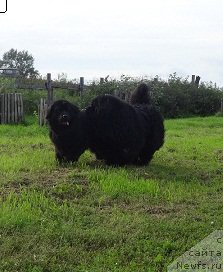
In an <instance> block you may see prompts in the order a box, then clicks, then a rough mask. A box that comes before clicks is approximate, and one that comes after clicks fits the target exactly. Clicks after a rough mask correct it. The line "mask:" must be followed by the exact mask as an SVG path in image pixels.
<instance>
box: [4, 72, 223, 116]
mask: <svg viewBox="0 0 223 272" xmlns="http://www.w3.org/2000/svg"><path fill="white" fill-rule="evenodd" d="M141 81H142V79H141V78H133V77H128V76H125V75H122V76H121V78H120V79H110V80H108V81H105V82H104V83H99V82H96V81H94V82H92V83H91V84H89V85H87V86H85V87H84V90H83V92H82V93H81V94H80V93H79V91H78V84H77V83H76V82H75V84H76V85H73V86H76V87H75V88H76V90H75V89H70V88H69V87H70V86H71V85H70V84H71V83H72V82H71V81H67V82H62V83H63V88H65V87H66V84H67V89H57V88H55V89H54V99H55V100H58V99H66V100H68V101H70V102H72V103H75V104H76V105H77V106H79V107H81V108H85V107H86V106H88V105H89V104H90V102H91V100H92V99H93V98H94V97H96V96H97V95H102V94H113V95H118V96H119V97H120V98H122V99H126V100H128V98H129V96H130V94H131V92H132V91H133V90H134V89H135V88H136V86H137V85H138V84H139V83H140V82H141ZM143 81H144V82H145V83H147V84H148V85H150V86H151V87H152V93H151V96H152V100H153V102H154V104H155V105H156V106H157V107H158V108H159V109H160V110H161V112H162V114H163V115H164V117H165V118H177V117H189V116H208V115H214V114H215V113H216V112H218V111H219V110H220V103H221V102H220V101H221V98H222V97H223V89H221V88H218V87H216V86H214V85H213V84H212V83H202V84H200V86H199V87H197V86H196V85H194V84H192V83H191V82H190V81H189V79H188V77H187V78H181V77H179V76H177V75H176V73H174V74H171V75H170V76H169V78H168V80H167V81H165V80H163V79H161V78H160V77H158V76H157V77H156V78H155V79H150V78H144V79H143ZM59 83H60V82H59ZM54 84H56V85H57V84H58V82H57V81H55V82H54ZM0 88H1V89H0V91H1V92H13V91H16V92H21V93H22V94H23V100H24V110H25V113H26V114H33V112H34V111H37V109H38V105H39V102H40V98H46V97H47V92H46V90H20V89H17V88H16V84H15V80H13V79H3V78H0Z"/></svg>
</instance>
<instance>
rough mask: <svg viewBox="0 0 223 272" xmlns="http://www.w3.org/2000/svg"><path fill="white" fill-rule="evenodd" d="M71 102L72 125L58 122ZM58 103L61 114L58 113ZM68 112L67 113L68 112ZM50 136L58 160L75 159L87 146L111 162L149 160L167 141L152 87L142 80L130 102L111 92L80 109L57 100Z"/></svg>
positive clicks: (49, 118)
mask: <svg viewBox="0 0 223 272" xmlns="http://www.w3.org/2000/svg"><path fill="white" fill-rule="evenodd" d="M66 103H68V104H67V105H69V107H68V108H69V110H68V109H67V111H66V112H68V113H69V116H70V120H72V121H71V125H70V126H69V128H67V127H66V126H65V127H64V126H62V127H61V126H56V121H55V120H57V119H58V117H55V118H53V117H52V116H58V115H60V114H61V112H63V110H64V105H65V104H66ZM57 106H59V112H60V114H59V113H58V114H56V113H55V112H56V109H57ZM66 115H67V114H66ZM48 120H49V124H50V127H51V130H50V137H51V140H52V141H53V143H54V145H55V148H56V157H57V159H58V160H59V161H62V159H64V160H67V161H75V160H77V159H78V158H79V156H80V155H81V154H82V153H83V152H84V150H86V149H90V150H91V151H92V152H93V153H95V155H96V158H97V159H100V160H104V161H105V163H106V164H108V165H125V164H137V165H144V164H147V163H149V161H150V160H151V159H152V157H153V154H154V153H155V152H156V151H157V150H158V149H159V148H160V147H161V146H162V145H163V143H164V125H163V118H162V116H161V114H160V113H159V111H158V110H157V109H156V108H155V107H154V106H153V105H152V104H151V99H150V95H149V88H148V86H147V85H146V84H144V83H143V84H141V85H139V86H138V88H137V89H136V90H135V91H134V93H133V94H132V97H131V100H130V104H129V103H126V102H124V101H122V100H120V99H119V98H117V97H115V96H112V95H100V96H98V97H96V98H95V99H93V100H92V103H91V105H90V106H89V107H87V108H86V109H85V110H82V111H80V110H79V109H78V108H77V107H76V106H74V105H72V104H70V103H69V102H67V101H57V102H55V103H54V104H53V106H52V107H51V110H50V111H49V114H48Z"/></svg>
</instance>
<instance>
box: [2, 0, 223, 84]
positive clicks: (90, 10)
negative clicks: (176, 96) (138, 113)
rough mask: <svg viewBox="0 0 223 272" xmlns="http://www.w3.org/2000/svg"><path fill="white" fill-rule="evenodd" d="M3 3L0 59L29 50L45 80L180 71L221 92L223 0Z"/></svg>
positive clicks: (15, 0) (20, 0) (22, 0)
mask: <svg viewBox="0 0 223 272" xmlns="http://www.w3.org/2000/svg"><path fill="white" fill-rule="evenodd" d="M1 1H4V0H0V2H1ZM7 1H8V11H7V13H5V14H2V13H0V57H2V55H3V53H4V52H6V51H8V50H9V49H11V48H14V49H18V50H28V51H29V53H31V54H32V55H33V56H34V58H35V65H34V66H35V68H36V69H37V70H39V72H40V73H41V74H42V75H45V74H46V73H47V72H51V73H52V76H53V78H56V77H57V74H58V73H61V72H64V73H67V75H68V77H69V78H79V77H80V76H84V77H86V78H88V79H93V78H99V77H104V76H106V75H110V76H112V77H115V76H119V75H120V74H125V75H130V76H144V75H148V76H151V77H153V76H156V75H159V76H161V77H162V78H167V77H168V75H169V74H171V73H174V72H177V74H178V75H179V76H183V77H186V76H187V75H190V76H191V75H192V74H195V75H200V76H201V80H202V81H213V82H216V83H217V85H219V86H223V71H222V70H223V15H222V12H223V1H222V0H154V1H150V0H137V1H130V0H128V1H127V0H113V1H106V0H105V1H102V0H92V1H90V0H80V1H74V0H63V1H62V0H61V1H60V0H54V1H44V0H38V1H30V0H7Z"/></svg>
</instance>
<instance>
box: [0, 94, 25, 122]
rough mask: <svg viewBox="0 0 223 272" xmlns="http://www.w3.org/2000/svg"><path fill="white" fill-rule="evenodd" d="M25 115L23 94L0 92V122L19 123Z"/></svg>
mask: <svg viewBox="0 0 223 272" xmlns="http://www.w3.org/2000/svg"><path fill="white" fill-rule="evenodd" d="M23 116H24V113H23V99H22V94H20V93H8V94H0V124H11V123H12V124H13V123H14V124H16V123H19V122H21V121H23Z"/></svg>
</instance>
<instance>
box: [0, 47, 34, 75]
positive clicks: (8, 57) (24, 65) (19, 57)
mask: <svg viewBox="0 0 223 272" xmlns="http://www.w3.org/2000/svg"><path fill="white" fill-rule="evenodd" d="M0 67H5V68H17V69H18V71H19V75H20V76H21V77H25V78H35V77H37V76H38V75H39V72H38V71H37V70H35V68H34V57H33V56H32V55H31V54H29V52H28V51H25V50H23V51H18V50H17V49H13V48H12V49H10V50H9V51H7V52H5V53H4V54H3V57H2V60H0Z"/></svg>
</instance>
